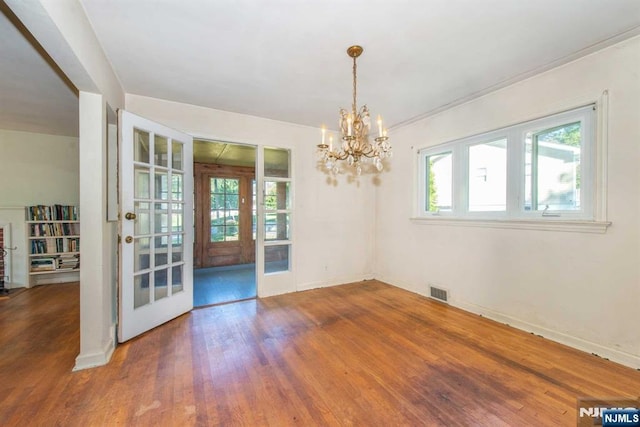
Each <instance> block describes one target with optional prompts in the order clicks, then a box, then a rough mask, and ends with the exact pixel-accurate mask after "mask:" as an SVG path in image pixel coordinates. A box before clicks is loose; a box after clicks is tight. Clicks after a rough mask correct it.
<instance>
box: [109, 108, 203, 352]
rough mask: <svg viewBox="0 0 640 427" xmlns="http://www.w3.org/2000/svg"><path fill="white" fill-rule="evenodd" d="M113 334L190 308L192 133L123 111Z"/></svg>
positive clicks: (134, 331)
mask: <svg viewBox="0 0 640 427" xmlns="http://www.w3.org/2000/svg"><path fill="white" fill-rule="evenodd" d="M119 123H120V135H121V138H120V141H121V149H120V156H121V157H120V177H121V179H120V197H121V200H120V206H121V207H122V211H123V212H122V217H121V219H120V220H121V223H120V224H121V225H120V236H121V250H120V255H121V260H120V265H121V266H122V268H121V272H120V274H121V277H120V288H119V292H120V298H119V313H118V316H119V321H118V324H119V330H118V339H119V341H120V342H123V341H126V340H128V339H130V338H133V337H134V336H136V335H139V334H141V333H143V332H145V331H147V330H149V329H151V328H153V327H155V326H158V325H160V324H162V323H164V322H167V321H168V320H171V319H173V318H174V317H177V316H179V315H180V314H183V313H185V312H187V311H189V310H191V308H192V307H193V281H192V277H193V273H192V269H193V267H192V257H193V255H192V251H193V243H192V242H193V215H192V214H191V213H192V211H193V172H192V170H193V160H192V138H191V137H190V136H189V135H186V134H183V133H180V132H177V131H175V130H173V129H170V128H167V127H165V126H162V125H160V124H157V123H154V122H152V121H150V120H147V119H144V118H142V117H139V116H136V115H133V114H131V113H128V112H126V111H120V121H119Z"/></svg>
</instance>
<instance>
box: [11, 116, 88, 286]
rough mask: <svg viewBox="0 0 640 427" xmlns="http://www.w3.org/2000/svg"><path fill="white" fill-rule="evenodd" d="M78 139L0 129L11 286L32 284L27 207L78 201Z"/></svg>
mask: <svg viewBox="0 0 640 427" xmlns="http://www.w3.org/2000/svg"><path fill="white" fill-rule="evenodd" d="M78 167H79V153H78V138H75V137H68V136H55V135H46V134H41V133H30V132H18V131H13V130H5V129H0V222H7V223H11V234H12V244H13V246H15V247H17V249H16V250H15V251H12V252H11V262H12V276H13V277H12V278H11V284H10V286H11V287H23V286H26V285H27V283H28V275H27V265H28V263H27V260H28V251H27V247H26V245H27V241H26V227H25V210H24V207H25V206H30V205H53V204H65V205H78V202H79V187H78V183H79V180H78Z"/></svg>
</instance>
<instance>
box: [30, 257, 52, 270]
mask: <svg viewBox="0 0 640 427" xmlns="http://www.w3.org/2000/svg"><path fill="white" fill-rule="evenodd" d="M55 269H56V260H55V259H54V258H35V259H32V260H31V271H34V272H36V271H53V270H55Z"/></svg>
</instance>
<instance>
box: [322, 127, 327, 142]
mask: <svg viewBox="0 0 640 427" xmlns="http://www.w3.org/2000/svg"><path fill="white" fill-rule="evenodd" d="M320 129H321V130H322V145H324V137H325V134H326V133H327V128H326V127H325V126H324V125H322V127H321V128H320Z"/></svg>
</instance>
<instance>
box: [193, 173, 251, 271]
mask: <svg viewBox="0 0 640 427" xmlns="http://www.w3.org/2000/svg"><path fill="white" fill-rule="evenodd" d="M195 175H196V176H195V181H196V248H195V253H196V256H195V266H196V267H197V268H204V267H217V266H223V265H236V264H248V263H253V262H255V239H254V235H253V216H254V206H253V203H254V201H253V192H254V191H253V186H254V184H253V182H254V175H255V171H254V168H248V167H238V166H223V165H212V164H199V163H196V164H195Z"/></svg>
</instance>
